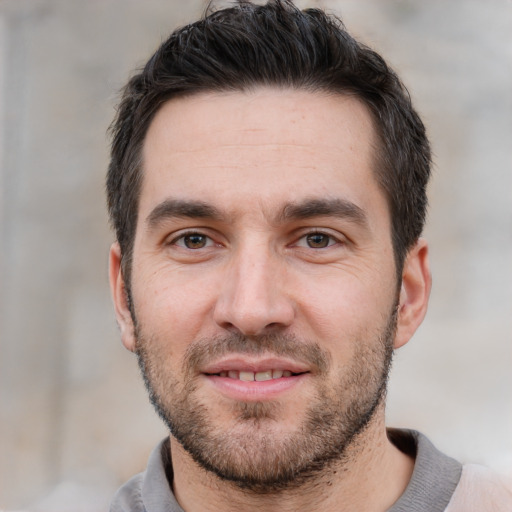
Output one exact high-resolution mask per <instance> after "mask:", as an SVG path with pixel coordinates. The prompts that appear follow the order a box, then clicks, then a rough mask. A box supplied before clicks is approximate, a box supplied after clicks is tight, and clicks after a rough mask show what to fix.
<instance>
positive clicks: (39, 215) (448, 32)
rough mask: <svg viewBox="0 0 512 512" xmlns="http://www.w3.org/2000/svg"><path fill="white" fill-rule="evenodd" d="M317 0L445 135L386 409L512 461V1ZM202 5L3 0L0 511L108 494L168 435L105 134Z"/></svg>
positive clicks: (437, 136)
mask: <svg viewBox="0 0 512 512" xmlns="http://www.w3.org/2000/svg"><path fill="white" fill-rule="evenodd" d="M299 5H301V6H305V5H308V4H306V3H305V2H300V3H299ZM309 5H320V6H322V7H326V8H328V9H332V10H333V11H335V12H337V13H339V14H341V15H342V16H343V18H344V21H345V23H346V25H347V27H348V28H349V29H350V30H351V31H352V32H353V33H354V34H355V35H357V36H359V37H360V38H361V39H362V40H363V41H365V42H366V43H368V44H369V45H370V46H374V47H375V48H376V49H377V50H379V51H381V52H382V53H383V55H384V56H385V57H386V58H387V59H388V60H389V62H390V63H391V64H392V65H393V66H394V67H395V68H396V69H397V70H398V71H399V73H400V74H401V76H402V78H403V79H404V81H405V82H406V84H407V85H408V87H409V89H410V91H411V94H412V97H413V99H414V100H415V102H416V105H417V108H418V110H419V111H420V113H421V114H422V115H423V117H424V120H425V122H426V124H427V126H428V129H429V132H430V135H431V138H432V142H433V146H434V152H435V161H436V167H435V176H434V180H433V183H432V186H431V189H430V192H431V210H430V218H429V223H428V227H427V231H426V236H427V238H428V239H429V240H430V243H431V258H432V270H433V273H434V289H433V293H432V299H431V307H430V312H429V315H428V317H427V320H426V322H425V323H424V325H423V327H422V328H421V329H420V331H419V332H418V334H417V336H416V337H415V338H414V339H413V340H412V341H411V343H410V344H409V345H407V346H406V347H404V348H403V349H401V350H400V351H399V353H398V354H397V357H396V360H395V365H394V370H393V375H392V377H391V386H390V392H389V415H388V417H389V423H390V424H393V425H396V426H407V427H415V428H418V429H421V430H423V431H424V432H425V433H427V434H428V435H429V436H430V437H431V438H432V439H433V441H434V442H435V443H437V445H438V446H439V447H440V448H442V449H444V450H445V451H446V452H448V453H450V454H451V455H453V456H455V457H458V458H460V459H461V460H464V461H468V460H470V461H474V462H481V463H485V464H488V465H491V466H493V467H495V468H496V469H498V470H500V471H506V472H509V473H510V474H512V434H511V433H512V375H511V364H512V343H511V342H512V339H511V338H512V321H511V316H512V149H511V148H512V2H511V1H510V0H491V1H486V2H482V1H471V0H450V1H442V0H436V1H429V2H423V1H420V0H414V1H413V0H396V1H395V0H393V1H392V0H389V1H382V0H366V1H357V0H352V1H349V0H347V1H344V0H339V1H334V0H333V1H325V2H316V3H315V2H310V3H309ZM203 8H204V2H202V1H197V0H196V1H188V2H185V1H177V0H176V1H171V0H145V1H139V0H87V1H79V0H0V301H1V302H0V306H1V312H0V385H1V388H0V393H1V394H0V398H1V401H0V420H1V423H0V428H1V433H0V443H1V445H0V508H2V507H9V508H17V507H23V506H28V505H29V504H30V503H33V502H35V501H37V500H43V502H41V501H40V502H39V503H40V507H43V508H44V505H43V504H41V503H46V504H47V506H48V507H50V506H53V505H50V503H53V504H54V505H55V503H57V501H58V500H59V499H61V500H63V501H65V500H66V499H68V500H71V503H72V502H73V501H72V500H73V499H74V500H75V505H76V500H77V499H78V498H77V497H80V503H81V504H82V506H83V507H84V508H83V510H91V511H92V510H105V509H106V507H107V505H106V504H107V503H108V499H109V496H110V494H111V493H112V492H113V490H115V488H116V487H117V486H118V485H119V484H121V483H122V482H123V481H124V480H126V479H127V478H129V477H130V476H131V475H133V474H134V473H136V472H138V471H140V470H142V469H143V468H144V466H145V463H146V458H147V455H148V453H149V451H150V450H151V448H152V446H153V445H154V444H155V442H156V441H157V440H158V439H159V438H161V437H163V436H164V435H165V430H164V427H163V426H162V425H160V422H159V421H158V420H157V418H156V416H155V414H154V413H153V412H152V410H151V408H150V406H149V405H148V403H147V399H146V396H145V392H144V390H143V386H142V384H141V382H140V379H139V376H138V370H137V368H136V364H135V361H134V360H133V358H132V356H131V355H130V354H129V353H127V352H126V351H125V350H124V349H123V348H122V347H121V344H120V342H119V339H118V334H117V329H116V326H115V322H114V315H113V310H112V307H111V303H110V298H109V292H108V288H107V253H108V248H109V245H110V243H111V241H112V234H111V233H110V231H109V229H108V225H107V217H106V213H105V207H104V195H103V179H104V173H105V169H106V165H107V153H108V149H107V147H108V144H107V141H106V138H105V131H106V129H107V126H108V124H109V122H110V120H111V118H112V116H113V107H114V105H115V99H116V92H117V90H118V89H119V88H120V87H121V85H122V84H123V83H124V81H125V80H126V79H127V78H128V76H129V73H130V71H131V70H133V69H134V68H135V67H137V66H140V65H141V64H142V63H143V62H144V61H145V59H146V58H147V57H148V56H149V54H150V53H151V52H152V51H153V50H154V49H155V48H156V46H157V45H158V44H159V42H160V41H161V40H162V39H163V38H164V37H165V36H166V35H168V33H169V32H170V30H171V29H172V28H174V27H175V26H177V25H182V24H184V23H186V22H188V21H191V20H193V19H194V18H196V17H197V16H198V15H199V14H200V13H201V12H202V10H203ZM52 492H53V495H52V497H50V498H47V499H46V501H44V496H45V495H47V494H48V493H52ZM52 500H53V502H52ZM43 508H40V510H43ZM53 510H56V507H55V508H54V509H53ZM59 510H61V509H59ZM62 510H64V509H62ZM69 510H78V509H77V508H76V507H75V508H73V507H71V508H69Z"/></svg>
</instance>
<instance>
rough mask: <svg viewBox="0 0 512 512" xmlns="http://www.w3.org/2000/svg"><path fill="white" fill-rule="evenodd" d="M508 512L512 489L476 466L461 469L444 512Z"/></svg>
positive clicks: (485, 469)
mask: <svg viewBox="0 0 512 512" xmlns="http://www.w3.org/2000/svg"><path fill="white" fill-rule="evenodd" d="M482 510H485V511H486V512H510V511H511V510H512V489H511V487H510V482H509V483H508V485H507V484H506V483H505V481H504V479H503V478H502V477H500V476H499V475H497V474H496V473H494V472H493V471H492V470H490V469H488V468H486V467H484V466H480V465H477V464H466V465H465V466H463V468H462V475H461V478H460V481H459V485H458V486H457V488H456V489H455V492H454V493H453V496H452V499H451V500H450V503H449V504H448V507H447V508H446V512H462V511H463V512H480V511H482Z"/></svg>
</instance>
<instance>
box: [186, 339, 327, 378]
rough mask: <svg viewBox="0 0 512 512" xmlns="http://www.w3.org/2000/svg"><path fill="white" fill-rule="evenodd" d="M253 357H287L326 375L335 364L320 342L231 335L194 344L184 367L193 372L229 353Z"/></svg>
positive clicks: (187, 355)
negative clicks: (331, 364)
mask: <svg viewBox="0 0 512 512" xmlns="http://www.w3.org/2000/svg"><path fill="white" fill-rule="evenodd" d="M233 353H236V354H246V355H252V356H260V355H272V356H281V357H287V358H289V359H292V360H294V361H297V362H300V363H304V364H306V365H307V366H308V367H310V368H311V369H312V370H314V371H316V372H317V373H320V374H321V373H326V372H327V370H328V369H329V366H330V363H331V356H330V353H329V352H327V351H326V350H324V349H322V348H321V347H320V346H319V345H318V344H317V343H314V342H309V341H304V340H301V339H299V338H298V337H296V336H294V335H290V334H268V335H262V336H244V335H243V334H239V333H231V334H228V335H226V336H219V337H213V338H204V339H201V340H198V341H196V342H194V343H192V344H191V345H190V346H189V347H188V348H187V350H186V351H185V354H184V366H185V370H186V371H187V372H190V373H193V372H195V371H196V370H197V368H200V367H202V366H205V365H206V364H207V363H209V362H211V361H212V360H215V359H218V358H221V357H224V356H227V355H229V354H233Z"/></svg>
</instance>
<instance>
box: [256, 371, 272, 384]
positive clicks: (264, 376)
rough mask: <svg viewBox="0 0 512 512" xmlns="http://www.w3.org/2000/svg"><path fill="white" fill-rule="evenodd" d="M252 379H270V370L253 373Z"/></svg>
mask: <svg viewBox="0 0 512 512" xmlns="http://www.w3.org/2000/svg"><path fill="white" fill-rule="evenodd" d="M254 380H257V381H259V382H261V381H264V380H272V370H269V371H267V372H258V373H255V374H254Z"/></svg>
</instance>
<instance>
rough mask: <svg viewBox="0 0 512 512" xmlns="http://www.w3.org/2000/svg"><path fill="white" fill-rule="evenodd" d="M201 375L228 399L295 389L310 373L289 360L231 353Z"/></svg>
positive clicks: (269, 396) (260, 396)
mask: <svg viewBox="0 0 512 512" xmlns="http://www.w3.org/2000/svg"><path fill="white" fill-rule="evenodd" d="M201 374H202V375H203V377H204V378H205V379H206V381H207V382H208V383H209V386H212V388H213V389H215V390H217V391H218V392H220V393H221V394H223V395H224V396H226V397H228V398H231V399H234V400H238V401H255V400H258V401H265V400H272V399H275V398H278V397H279V396H281V395H282V394H283V393H288V392H291V391H292V390H293V389H297V390H298V389H299V387H298V386H302V385H304V383H305V382H306V380H308V379H307V377H310V376H311V370H310V368H308V367H307V366H305V365H304V364H302V363H298V362H296V361H293V360H283V359H282V358H268V359H263V360H261V359H260V360H257V359H251V358H247V357H237V356H234V357H230V358H227V359H225V360H223V361H219V362H217V363H214V364H212V365H209V366H208V367H206V368H202V371H201Z"/></svg>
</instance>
